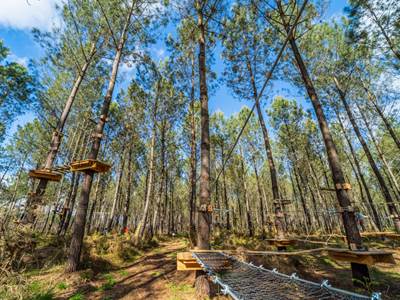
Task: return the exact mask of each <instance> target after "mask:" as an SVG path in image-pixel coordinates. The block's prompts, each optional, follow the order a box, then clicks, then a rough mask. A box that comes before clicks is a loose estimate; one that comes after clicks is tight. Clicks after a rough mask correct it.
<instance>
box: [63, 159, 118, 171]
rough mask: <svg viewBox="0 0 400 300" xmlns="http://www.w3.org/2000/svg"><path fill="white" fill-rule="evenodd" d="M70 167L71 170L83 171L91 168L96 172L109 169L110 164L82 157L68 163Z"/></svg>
mask: <svg viewBox="0 0 400 300" xmlns="http://www.w3.org/2000/svg"><path fill="white" fill-rule="evenodd" d="M70 168H71V171H72V172H81V171H82V172H84V171H88V170H91V171H94V172H96V173H104V172H108V171H109V170H110V168H111V165H109V164H107V163H105V162H101V161H99V160H95V159H84V160H78V161H74V162H72V163H71V164H70Z"/></svg>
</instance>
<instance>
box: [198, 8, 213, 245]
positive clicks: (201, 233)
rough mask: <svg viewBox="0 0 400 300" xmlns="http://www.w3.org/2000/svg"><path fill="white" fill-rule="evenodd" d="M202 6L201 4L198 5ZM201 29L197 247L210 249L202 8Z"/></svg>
mask: <svg viewBox="0 0 400 300" xmlns="http://www.w3.org/2000/svg"><path fill="white" fill-rule="evenodd" d="M197 4H198V6H201V4H200V3H197ZM197 17H198V20H197V21H198V24H197V25H198V29H199V31H200V32H199V40H198V43H199V81H200V104H201V146H200V150H201V151H200V160H201V168H200V209H199V211H198V214H197V247H198V248H199V249H210V230H211V219H212V216H211V213H210V212H208V211H207V207H208V206H209V205H210V125H209V112H208V91H207V79H206V37H205V31H206V29H205V26H206V25H205V24H204V20H203V12H202V8H200V7H198V13H197Z"/></svg>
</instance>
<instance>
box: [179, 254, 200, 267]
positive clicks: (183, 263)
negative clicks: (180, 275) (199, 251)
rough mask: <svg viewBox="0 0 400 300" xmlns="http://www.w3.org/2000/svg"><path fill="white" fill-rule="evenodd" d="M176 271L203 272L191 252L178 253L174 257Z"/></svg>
mask: <svg viewBox="0 0 400 300" xmlns="http://www.w3.org/2000/svg"><path fill="white" fill-rule="evenodd" d="M176 269H177V270H178V271H197V270H203V268H202V267H201V266H200V265H199V264H198V262H197V260H196V259H195V258H194V257H193V256H192V253H191V252H178V254H177V255H176Z"/></svg>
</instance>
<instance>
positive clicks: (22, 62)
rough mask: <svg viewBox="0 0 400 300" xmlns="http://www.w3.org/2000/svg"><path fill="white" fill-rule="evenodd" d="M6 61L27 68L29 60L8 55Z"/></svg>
mask: <svg viewBox="0 0 400 300" xmlns="http://www.w3.org/2000/svg"><path fill="white" fill-rule="evenodd" d="M7 60H8V61H10V62H16V63H19V64H20V65H23V66H25V67H27V66H28V63H29V58H27V57H19V56H16V55H15V54H10V55H9V56H7Z"/></svg>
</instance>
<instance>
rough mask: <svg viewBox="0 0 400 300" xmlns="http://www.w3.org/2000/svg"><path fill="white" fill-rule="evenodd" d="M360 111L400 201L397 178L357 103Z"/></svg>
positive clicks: (399, 188) (384, 169)
mask: <svg viewBox="0 0 400 300" xmlns="http://www.w3.org/2000/svg"><path fill="white" fill-rule="evenodd" d="M356 105H357V108H358V111H359V112H360V114H361V118H362V119H363V121H364V124H365V127H366V128H367V130H368V133H369V136H370V137H371V140H372V143H373V144H374V146H375V148H376V151H377V153H378V156H379V158H380V159H381V161H382V162H383V165H384V166H385V168H383V171H384V172H385V175H386V177H388V178H389V183H390V185H391V188H392V190H393V192H394V194H395V196H396V197H397V199H400V187H399V184H398V182H397V179H396V176H395V175H394V174H393V171H392V168H391V167H390V166H389V164H388V162H387V160H386V157H385V154H384V153H383V151H382V149H381V147H380V145H379V143H378V142H377V140H376V138H375V135H374V133H373V132H372V129H371V126H370V124H369V122H368V119H367V118H366V116H365V114H364V112H363V111H362V109H361V107H360V106H359V105H358V104H357V103H356Z"/></svg>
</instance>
